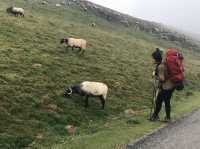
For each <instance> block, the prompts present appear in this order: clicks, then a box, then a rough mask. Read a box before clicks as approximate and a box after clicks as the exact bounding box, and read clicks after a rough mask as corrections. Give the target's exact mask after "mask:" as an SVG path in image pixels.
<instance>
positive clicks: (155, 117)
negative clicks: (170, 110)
mask: <svg viewBox="0 0 200 149" xmlns="http://www.w3.org/2000/svg"><path fill="white" fill-rule="evenodd" d="M157 120H159V116H154V115H153V116H151V118H150V121H152V122H155V121H157Z"/></svg>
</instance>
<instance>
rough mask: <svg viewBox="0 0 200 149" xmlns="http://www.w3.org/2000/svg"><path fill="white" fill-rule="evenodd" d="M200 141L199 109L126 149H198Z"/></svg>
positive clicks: (129, 145)
mask: <svg viewBox="0 0 200 149" xmlns="http://www.w3.org/2000/svg"><path fill="white" fill-rule="evenodd" d="M199 139H200V109H197V110H194V111H193V112H192V113H191V114H190V115H188V116H185V117H183V118H181V119H179V120H177V121H175V122H172V123H170V124H169V125H167V126H165V127H164V128H161V129H159V130H157V131H155V132H154V133H151V134H149V135H147V136H145V137H144V138H142V139H140V140H138V141H136V142H134V143H130V144H128V145H127V146H126V149H161V148H162V149H198V148H200V141H199Z"/></svg>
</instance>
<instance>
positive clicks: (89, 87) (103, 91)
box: [80, 81, 108, 100]
mask: <svg viewBox="0 0 200 149" xmlns="http://www.w3.org/2000/svg"><path fill="white" fill-rule="evenodd" d="M80 87H81V89H82V90H83V91H84V92H86V93H89V94H91V95H94V96H99V95H102V96H103V98H104V100H106V97H107V92H108V87H107V85H106V84H104V83H100V82H89V81H85V82H82V83H81V84H80Z"/></svg>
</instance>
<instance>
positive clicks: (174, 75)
mask: <svg viewBox="0 0 200 149" xmlns="http://www.w3.org/2000/svg"><path fill="white" fill-rule="evenodd" d="M166 66H167V71H168V79H170V80H172V81H173V82H174V83H176V89H177V90H182V89H183V88H184V86H183V79H184V65H183V55H182V54H181V53H179V52H178V51H177V50H176V49H174V48H169V49H167V53H166ZM180 86H181V87H180Z"/></svg>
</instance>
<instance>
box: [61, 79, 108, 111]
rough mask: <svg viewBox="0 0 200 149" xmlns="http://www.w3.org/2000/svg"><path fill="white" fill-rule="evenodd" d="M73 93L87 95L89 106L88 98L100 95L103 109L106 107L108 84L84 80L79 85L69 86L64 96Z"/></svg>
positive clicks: (86, 104) (86, 105) (86, 103)
mask: <svg viewBox="0 0 200 149" xmlns="http://www.w3.org/2000/svg"><path fill="white" fill-rule="evenodd" d="M73 93H76V94H79V95H81V96H85V97H86V98H85V107H86V108H87V107H88V98H89V96H96V97H99V98H100V100H101V104H102V109H104V107H105V101H106V98H107V93H108V86H107V85H106V84H104V83H101V82H90V81H84V82H82V83H80V84H78V85H75V86H72V87H70V88H68V89H67V90H66V91H65V93H64V96H70V95H72V94H73Z"/></svg>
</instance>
